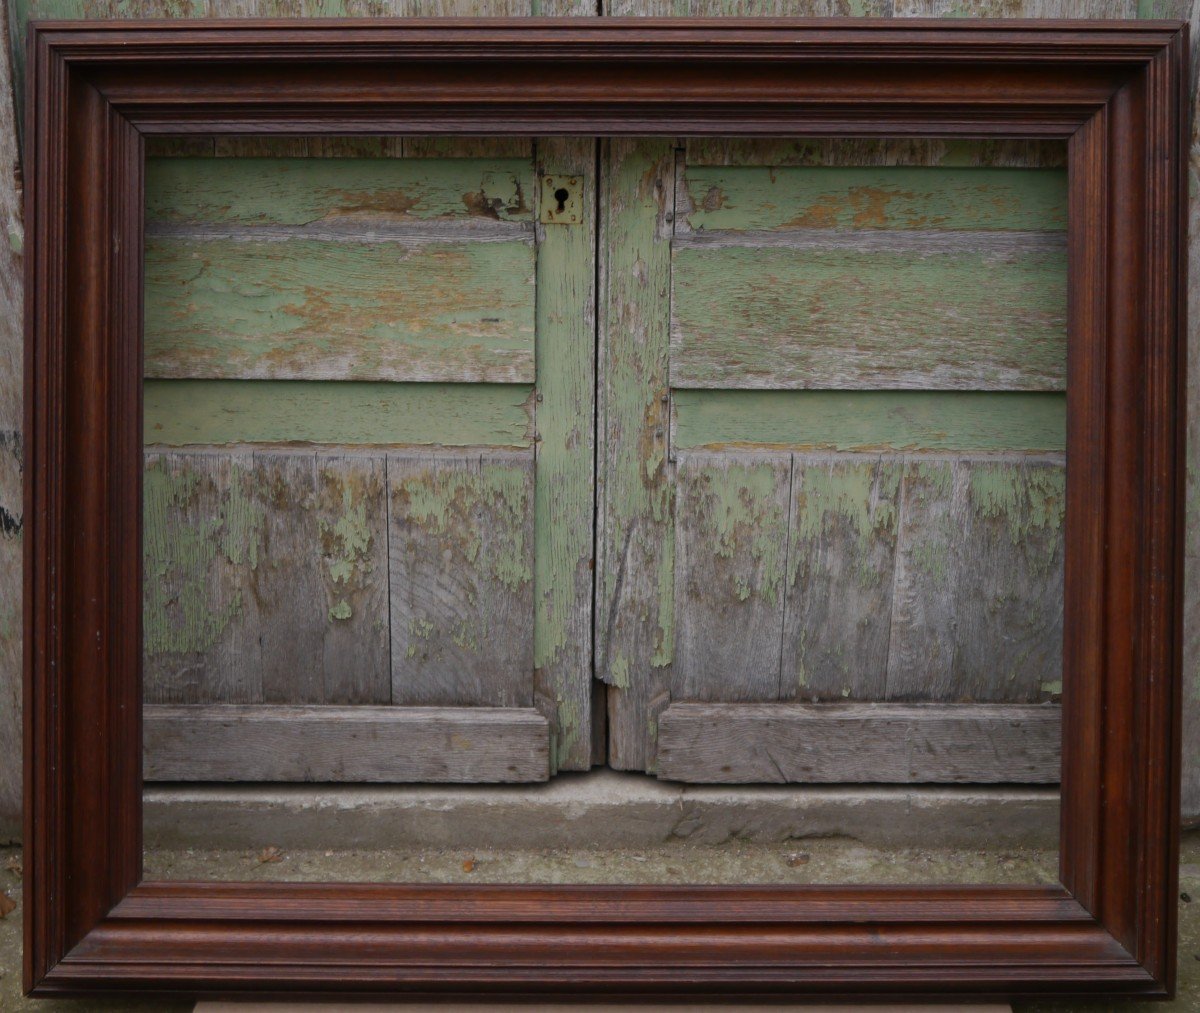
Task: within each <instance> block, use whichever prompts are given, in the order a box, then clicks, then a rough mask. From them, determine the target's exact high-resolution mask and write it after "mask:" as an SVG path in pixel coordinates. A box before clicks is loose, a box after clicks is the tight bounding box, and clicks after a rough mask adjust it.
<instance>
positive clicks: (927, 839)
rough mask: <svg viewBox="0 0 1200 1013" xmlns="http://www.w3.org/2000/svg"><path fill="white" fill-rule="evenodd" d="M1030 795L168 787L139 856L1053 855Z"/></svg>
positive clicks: (632, 786)
mask: <svg viewBox="0 0 1200 1013" xmlns="http://www.w3.org/2000/svg"><path fill="white" fill-rule="evenodd" d="M1058 813H1059V805H1058V790H1057V788H1053V787H1051V788H1040V787H1025V786H1015V787H995V786H979V787H977V786H971V787H945V786H937V787H907V786H887V787H881V786H859V787H856V786H846V785H838V786H831V787H807V786H785V785H720V786H709V785H681V784H677V783H669V782H664V781H658V780H656V779H655V778H653V777H651V776H648V775H644V774H633V773H622V772H619V771H613V770H595V771H591V772H589V773H585V774H561V775H559V776H558V777H556V778H554V779H553V780H551V781H549V782H547V783H545V784H534V785H478V786H475V785H471V786H462V785H447V784H436V785H345V784H286V785H282V784H272V785H231V784H221V785H178V784H152V785H148V786H147V788H146V792H145V805H144V821H145V834H146V846H147V847H150V848H181V847H182V848H189V847H190V848H239V847H254V846H256V845H258V844H260V843H261V842H262V841H263V840H264V839H267V838H269V839H270V840H271V841H272V842H273V843H274V844H276V845H278V846H280V847H285V848H310V849H311V848H359V849H394V848H479V847H487V848H514V849H524V848H533V849H539V848H582V847H587V848H629V847H643V846H649V845H653V844H660V843H664V842H669V841H680V840H684V841H688V842H691V843H695V844H721V843H724V842H726V841H751V842H758V843H772V842H782V841H788V840H804V839H806V838H807V839H811V838H827V837H838V838H850V839H853V840H857V841H860V842H861V843H863V844H866V845H868V846H871V847H882V848H896V847H930V846H931V845H933V844H934V843H935V842H936V846H937V847H943V848H976V847H988V848H991V847H1015V846H1022V847H1034V848H1042V847H1055V846H1056V845H1057V840H1058Z"/></svg>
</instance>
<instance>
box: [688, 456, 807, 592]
mask: <svg viewBox="0 0 1200 1013" xmlns="http://www.w3.org/2000/svg"><path fill="white" fill-rule="evenodd" d="M701 488H702V490H703V491H702V493H701V494H702V495H703V497H704V499H705V501H706V511H705V512H706V513H707V515H708V516H709V517H710V518H711V520H712V523H713V534H715V541H714V545H713V548H714V551H715V552H716V554H717V555H718V556H724V557H725V558H727V559H733V558H734V557H735V555H738V554H742V553H745V552H746V551H747V550H748V551H749V554H750V556H751V558H752V559H753V560H754V561H755V563H756V573H755V576H756V580H755V586H751V584H750V583H749V582H748V581H747V580H745V579H744V578H741V577H739V578H737V586H736V593H737V597H738V599H739V600H740V601H746V600H747V599H749V597H750V596H751V594H754V593H758V594H760V595H761V596H762V598H763V600H764V601H766V602H767V603H768V604H769V605H774V604H775V600H776V593H777V589H778V587H779V584H780V578H781V577H782V576H783V568H784V554H785V552H786V548H785V547H786V544H787V537H786V532H787V526H788V519H787V508H786V506H780V504H779V503H778V502H777V498H778V496H777V493H778V473H777V471H776V469H775V468H773V467H772V466H771V465H768V464H731V465H729V466H728V467H726V468H710V469H705V471H704V472H703V479H702V486H701Z"/></svg>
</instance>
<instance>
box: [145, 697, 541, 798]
mask: <svg viewBox="0 0 1200 1013" xmlns="http://www.w3.org/2000/svg"><path fill="white" fill-rule="evenodd" d="M143 742H144V746H143V748H144V757H145V760H144V763H145V771H144V776H145V779H146V780H147V781H330V782H349V781H363V782H380V781H383V782H387V781H441V782H446V781H451V782H476V783H479V782H519V781H545V780H546V779H547V777H548V771H549V760H550V749H549V726H548V724H547V722H546V719H545V718H544V717H542V715H541V714H539V713H538V712H537V711H536V710H533V709H532V708H493V707H447V708H441V707H365V706H364V707H283V706H256V705H243V706H238V705H213V706H180V707H173V706H163V705H147V706H146V708H145V712H144V715H143Z"/></svg>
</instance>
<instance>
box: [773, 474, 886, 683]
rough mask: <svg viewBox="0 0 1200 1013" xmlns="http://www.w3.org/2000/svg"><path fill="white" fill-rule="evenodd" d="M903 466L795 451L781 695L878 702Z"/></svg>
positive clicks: (882, 678) (884, 663)
mask: <svg viewBox="0 0 1200 1013" xmlns="http://www.w3.org/2000/svg"><path fill="white" fill-rule="evenodd" d="M901 471H902V464H901V461H900V459H899V458H897V457H883V456H875V455H866V454H828V455H822V454H797V455H795V458H794V463H793V479H792V504H791V531H790V534H789V548H788V575H787V597H786V605H785V617H784V630H783V660H782V663H781V674H780V698H781V699H784V700H787V699H801V700H804V699H814V700H818V699H819V700H836V699H839V698H844V699H855V700H871V699H876V700H878V699H881V698H882V697H883V692H884V686H885V677H886V673H887V657H888V641H889V638H890V634H891V614H892V580H893V573H894V570H895V553H896V526H897V518H898V513H899V509H898V508H899V498H900V475H901Z"/></svg>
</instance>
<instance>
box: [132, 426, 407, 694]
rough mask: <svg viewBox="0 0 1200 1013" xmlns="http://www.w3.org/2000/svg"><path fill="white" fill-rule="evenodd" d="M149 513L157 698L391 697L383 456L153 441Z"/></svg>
mask: <svg viewBox="0 0 1200 1013" xmlns="http://www.w3.org/2000/svg"><path fill="white" fill-rule="evenodd" d="M144 515H145V516H144V525H143V527H144V536H143V557H144V573H145V576H144V580H143V591H144V618H143V622H144V644H145V660H144V680H145V683H144V684H145V695H146V699H147V700H148V701H150V702H154V703H259V702H267V703H282V702H288V703H386V702H388V701H389V700H390V696H391V691H390V664H389V650H390V647H389V643H388V629H389V627H388V621H387V614H388V596H387V572H388V570H387V531H386V529H385V525H386V521H385V518H386V503H385V469H384V460H383V458H382V456H380V455H371V454H366V453H338V452H333V453H320V454H318V453H315V452H312V451H308V452H304V451H251V450H235V451H229V452H215V451H213V452H184V451H150V452H149V453H148V455H147V466H146V472H145V493H144Z"/></svg>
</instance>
